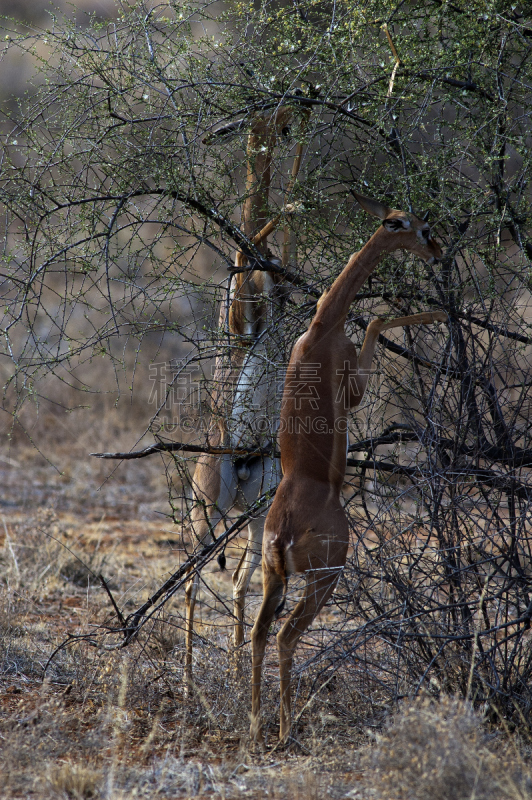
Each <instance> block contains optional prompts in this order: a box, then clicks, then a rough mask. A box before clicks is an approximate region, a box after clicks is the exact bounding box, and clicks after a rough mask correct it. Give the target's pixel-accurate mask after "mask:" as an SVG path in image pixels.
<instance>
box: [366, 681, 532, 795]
mask: <svg viewBox="0 0 532 800" xmlns="http://www.w3.org/2000/svg"><path fill="white" fill-rule="evenodd" d="M364 764H365V767H366V770H367V774H368V775H369V774H371V775H372V792H371V793H370V796H372V797H375V798H376V800H473V798H477V800H524V799H525V798H529V797H531V796H532V780H531V777H530V774H529V772H528V769H527V767H526V765H525V762H524V760H523V758H522V756H521V755H520V753H519V752H518V751H517V749H516V746H515V742H511V741H509V740H508V739H506V738H505V737H503V736H501V735H500V734H491V735H489V734H488V733H487V731H486V728H485V727H484V726H483V725H482V720H481V718H480V716H479V715H477V714H475V713H474V711H473V710H472V708H471V707H470V706H469V705H468V704H466V703H464V702H462V701H460V700H456V699H453V698H450V697H443V699H442V700H441V701H440V702H439V703H437V702H434V701H433V700H429V699H421V700H418V701H416V702H414V703H411V704H407V705H404V706H403V707H402V708H401V709H400V710H399V711H398V713H397V714H396V716H395V718H394V719H393V720H392V721H391V723H390V724H388V725H387V726H386V728H385V730H384V731H383V733H382V734H381V735H380V736H378V737H377V741H376V744H375V745H374V746H373V747H372V748H370V750H369V752H368V753H367V754H366V757H365V759H364ZM361 796H363V795H361Z"/></svg>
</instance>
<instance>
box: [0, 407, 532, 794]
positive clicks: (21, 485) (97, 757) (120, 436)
mask: <svg viewBox="0 0 532 800" xmlns="http://www.w3.org/2000/svg"><path fill="white" fill-rule="evenodd" d="M104 417H105V418H104V419H101V420H99V423H100V424H99V425H98V426H97V427H96V426H95V427H91V428H90V429H88V430H86V431H85V432H81V433H80V431H79V425H77V424H74V423H72V418H71V416H69V418H68V425H67V426H65V424H64V423H63V422H57V420H54V418H53V415H51V419H48V422H47V427H46V426H45V427H46V431H47V433H46V437H48V438H47V444H48V445H49V447H50V449H51V451H52V452H53V455H54V459H55V460H56V461H59V462H60V463H61V467H62V469H61V472H62V473H63V474H61V473H60V472H58V471H57V470H56V469H54V467H53V466H51V465H50V464H49V463H47V462H46V460H45V459H44V458H42V457H41V456H38V455H35V451H33V450H30V449H29V448H28V449H26V447H25V446H23V444H22V443H21V442H19V443H18V445H17V448H16V450H15V449H14V448H13V447H11V449H10V450H7V449H6V450H5V451H4V453H3V459H4V460H3V461H0V472H2V474H3V478H4V484H3V487H4V494H3V500H4V507H3V509H2V511H3V514H2V519H1V520H0V548H1V549H0V575H1V579H0V772H1V774H2V778H3V785H2V796H3V797H6V798H36V800H39V798H64V799H67V798H68V799H70V798H72V799H73V800H78V799H79V798H109V799H110V800H115V799H116V800H118V798H125V797H128V798H129V797H133V796H136V797H146V798H152V797H163V798H165V797H167V798H179V797H183V798H189V797H191V798H192V797H194V798H196V797H197V798H211V797H212V798H226V800H232V798H241V797H246V798H251V799H252V800H254V799H255V798H256V799H257V800H258V799H259V798H266V797H267V798H277V800H282V799H283V800H284V798H295V799H298V798H299V799H300V800H307V799H308V800H314V799H315V800H318V798H319V799H320V800H321V798H324V797H330V798H333V800H335V798H338V800H340V798H364V800H366V798H367V799H369V798H375V800H385V799H386V800H395V798H397V799H398V800H399V798H401V799H402V798H409V800H410V798H411V799H412V800H418V798H419V800H426V799H427V800H428V798H430V799H431V800H444V799H446V798H451V797H452V798H453V800H454V798H457V799H458V798H462V797H463V798H473V797H474V798H475V800H494V799H495V798H501V800H502V799H503V798H512V799H513V798H516V799H517V798H526V797H532V793H531V791H530V785H529V779H528V777H527V775H528V773H527V767H526V761H527V752H528V748H527V746H525V745H522V743H520V742H517V739H516V736H515V735H514V736H513V738H508V737H505V736H504V735H503V733H501V732H500V731H499V732H498V733H497V734H496V735H493V734H492V733H488V732H487V731H488V729H487V728H486V726H485V724H484V723H482V721H481V719H480V718H479V717H478V716H476V715H475V714H474V713H473V712H472V711H471V709H469V708H468V707H467V706H465V705H463V704H460V703H458V702H457V701H454V700H447V699H445V698H444V699H443V700H442V701H441V703H440V704H437V703H435V702H429V701H425V702H417V703H414V704H413V705H410V706H405V707H404V708H402V709H401V710H400V711H398V712H397V714H396V716H395V717H394V718H393V720H391V718H390V713H391V711H392V710H393V709H391V708H390V707H389V706H388V705H387V704H386V702H385V698H384V697H381V696H380V695H379V691H378V687H376V686H373V687H368V686H364V685H363V684H362V683H361V682H360V681H359V682H358V683H357V680H358V678H357V677H356V670H354V669H353V667H352V665H349V666H347V665H346V666H345V667H342V668H341V669H338V670H337V672H336V673H335V674H334V675H333V674H332V673H330V672H328V671H327V668H326V665H325V667H324V664H323V662H316V663H315V664H314V663H310V659H311V656H312V654H313V653H314V652H315V650H317V649H319V647H320V646H321V644H322V643H323V642H322V638H320V637H323V635H324V634H323V632H322V631H320V630H319V629H316V631H315V632H314V633H313V634H311V635H309V637H308V639H307V644H306V646H305V647H302V648H300V650H299V652H298V659H297V664H296V670H295V671H296V681H295V687H294V695H295V698H294V700H295V711H296V716H297V724H296V726H295V739H296V742H297V744H294V745H293V746H292V747H291V748H290V749H289V750H288V751H279V750H276V749H272V748H275V744H276V741H277V726H278V672H277V664H276V655H275V652H274V648H273V646H270V647H269V648H268V653H267V659H266V664H265V687H264V710H265V717H266V720H267V726H266V736H267V741H268V746H269V748H270V749H269V750H268V752H266V753H265V754H262V753H258V752H255V751H254V750H253V749H252V748H250V745H249V741H248V733H247V732H248V726H249V684H250V669H249V652H246V656H245V657H244V659H243V663H242V675H241V677H240V678H239V677H238V676H237V675H236V673H235V670H234V664H233V660H232V656H231V650H230V647H229V641H228V640H229V635H230V619H229V617H228V615H227V614H223V613H222V612H223V609H224V606H223V603H224V602H226V601H227V600H228V599H229V598H230V594H231V579H230V569H229V571H228V572H226V573H221V572H220V571H219V570H218V568H217V566H216V564H215V563H214V564H213V565H212V567H211V569H210V571H209V585H210V586H211V587H212V588H213V589H214V591H215V593H216V594H217V597H216V596H213V595H211V594H209V593H208V592H207V591H205V592H204V593H203V595H202V601H203V602H202V604H201V605H200V607H199V608H198V614H197V618H198V629H197V630H198V638H197V646H196V650H195V681H196V685H195V690H194V692H193V694H192V696H191V697H188V698H187V697H185V694H184V692H183V680H182V674H183V631H182V611H183V595H182V593H180V594H178V595H177V596H176V597H175V599H174V600H173V601H172V603H171V604H170V605H169V606H168V607H167V608H166V609H165V616H164V618H160V619H158V620H156V621H155V622H154V623H153V625H152V626H151V627H150V629H149V630H148V629H147V630H146V632H145V634H144V635H143V636H142V638H141V640H140V641H139V642H137V643H136V644H135V645H132V646H131V647H130V648H128V649H127V650H124V651H121V650H120V651H115V652H104V651H102V650H99V649H98V648H96V647H93V646H91V644H90V643H88V642H86V641H80V642H77V643H75V644H71V645H70V646H69V647H66V648H64V649H63V650H61V651H60V652H58V653H57V655H56V656H55V658H54V659H53V661H52V662H51V663H50V664H49V666H48V669H47V672H46V679H45V680H44V681H43V669H44V667H45V665H46V663H47V661H48V658H49V656H50V654H51V653H52V652H53V650H54V648H55V647H57V645H58V644H60V643H61V642H63V641H65V639H66V638H67V636H68V635H77V634H79V633H82V632H87V631H88V630H93V631H95V632H96V633H98V627H97V626H98V625H102V624H104V623H106V622H108V621H109V620H110V619H111V617H112V610H111V609H110V605H109V601H108V598H107V596H106V594H105V592H104V591H103V589H102V588H101V586H100V584H99V582H98V581H97V580H95V577H94V574H98V573H99V572H100V571H101V572H103V573H104V575H105V577H106V579H107V581H108V583H109V585H110V586H111V587H112V591H113V594H114V595H115V597H116V598H117V600H118V602H119V604H120V606H121V607H122V608H124V609H125V610H126V611H130V610H132V609H133V608H136V607H137V606H138V605H139V604H140V603H141V602H142V601H143V600H144V599H145V598H146V596H147V595H148V593H149V592H150V590H152V589H153V588H155V587H157V586H158V585H160V583H161V579H162V578H164V576H165V575H166V574H167V573H168V571H170V570H172V569H173V568H174V566H175V565H176V563H178V561H179V558H180V557H181V554H180V552H179V535H178V533H179V532H178V531H177V530H176V528H175V526H173V525H171V523H170V522H169V521H168V520H167V519H165V518H164V517H162V516H160V515H157V514H156V513H155V511H156V510H157V509H160V510H161V511H166V505H165V503H166V492H165V480H164V475H162V470H161V465H160V462H159V461H158V460H157V459H155V460H152V461H150V460H146V461H144V462H139V463H137V464H135V463H131V462H130V463H129V464H127V465H124V468H121V469H120V470H118V471H117V472H116V474H115V475H114V477H113V479H112V480H111V481H108V482H105V483H103V489H102V490H101V491H98V486H99V485H102V482H103V481H104V479H105V478H106V477H107V475H108V474H109V473H110V472H111V471H112V467H111V468H109V465H108V464H104V465H102V462H99V461H95V460H94V461H91V460H90V459H88V457H87V456H86V453H87V452H88V451H89V450H91V449H98V446H100V445H101V444H103V443H104V442H105V439H106V438H107V437H109V436H111V435H112V436H113V437H114V440H115V441H116V442H119V443H120V446H122V444H126V443H127V444H129V443H130V441H131V439H132V436H133V432H134V430H135V429H136V428H137V426H138V422H139V420H138V418H137V417H135V416H134V415H131V416H130V418H129V420H128V421H127V422H126V421H124V418H122V423H119V422H117V420H116V418H115V417H113V415H112V412H111V411H108V412H107V413H106V414H105V415H104ZM128 425H129V426H130V427H129V428H128ZM68 426H71V427H68ZM46 431H45V432H46ZM46 437H45V438H46ZM95 439H96V440H97V447H93V446H91V445H93V442H94V440H95ZM21 441H22V440H21ZM54 442H55V445H54ZM101 449H104V448H101ZM0 455H2V454H0ZM13 462H15V463H13ZM139 498H143V499H142V501H141V502H139ZM143 503H144V505H143ZM51 506H53V507H51ZM143 517H144V519H143ZM237 557H238V550H237V548H236V547H233V548H232V549H231V548H230V549H229V550H228V561H229V564H231V562H232V561H233V562H234V561H236V558H237ZM252 588H253V591H254V593H255V595H256V597H255V600H254V603H255V604H256V603H257V601H258V595H259V593H260V576H259V574H258V573H256V575H255V578H254V582H253V587H252ZM251 609H253V602H252V603H251ZM337 613H339V612H338V611H336V610H335V609H334V608H328V609H327V610H326V611H325V614H324V616H322V621H323V620H327V619H329V617H330V619H331V621H333V620H334V615H335V614H337ZM251 615H252V611H251V613H250V616H251ZM100 631H101V629H100ZM313 637H314V638H313ZM248 650H249V648H248ZM305 665H306V666H305ZM386 719H390V721H389V722H388V723H386ZM499 728H501V726H499ZM379 730H380V731H382V732H381V733H380V734H379V736H378V738H377V739H376V740H374V741H371V739H372V736H373V734H374V733H375V731H379ZM368 731H371V732H373V734H370V733H368ZM490 737H491V738H490ZM373 738H374V737H373ZM368 742H369V743H368ZM513 745H515V748H517V749H512V746H513ZM518 745H519V746H518Z"/></svg>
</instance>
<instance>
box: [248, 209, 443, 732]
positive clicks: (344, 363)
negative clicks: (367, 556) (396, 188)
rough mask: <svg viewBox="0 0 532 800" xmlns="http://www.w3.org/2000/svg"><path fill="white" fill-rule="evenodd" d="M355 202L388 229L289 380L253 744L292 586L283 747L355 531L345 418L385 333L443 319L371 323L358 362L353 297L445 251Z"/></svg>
mask: <svg viewBox="0 0 532 800" xmlns="http://www.w3.org/2000/svg"><path fill="white" fill-rule="evenodd" d="M356 197H357V200H358V202H359V203H360V205H361V206H362V208H364V209H365V211H367V212H368V213H370V214H373V215H374V216H376V217H378V218H379V219H381V220H382V221H383V222H382V225H381V226H380V227H379V228H378V230H377V231H376V233H374V234H373V236H372V237H371V239H370V240H369V241H368V242H367V243H366V244H365V245H364V247H363V248H362V250H360V252H358V253H355V254H354V255H352V256H351V258H350V259H349V261H348V263H347V265H346V266H345V267H344V269H343V271H342V272H341V273H340V275H339V276H338V278H337V279H336V280H335V281H334V283H333V285H332V286H331V288H330V289H329V291H328V292H325V293H324V294H323V295H322V297H321V298H320V300H319V302H318V306H317V311H316V316H315V317H314V319H313V320H312V323H311V324H310V326H309V328H308V330H307V331H306V333H304V334H303V336H301V337H300V339H298V341H297V342H296V344H295V345H294V348H293V350H292V355H291V357H290V362H289V365H288V370H287V376H286V380H285V386H284V393H283V401H282V406H281V424H280V432H279V445H280V449H281V466H282V470H283V478H282V480H281V483H280V484H279V488H278V489H277V493H276V495H275V499H274V501H273V504H272V507H271V509H270V512H269V514H268V516H267V518H266V523H265V528H264V540H263V546H262V581H263V592H264V595H263V600H262V605H261V608H260V611H259V614H258V616H257V619H256V621H255V625H254V627H253V631H252V634H251V640H252V651H253V667H252V668H253V672H252V682H253V685H252V712H251V736H252V738H253V739H254V740H255V741H257V742H262V739H263V735H262V725H261V719H260V688H261V674H262V662H263V659H264V651H265V647H266V637H267V634H268V629H269V627H270V625H271V622H272V620H273V618H274V615H275V614H276V613H277V614H279V613H280V611H281V610H282V607H283V605H284V600H285V596H286V587H287V581H288V577H289V575H291V574H294V573H299V574H301V573H303V574H304V575H305V577H306V586H305V589H304V592H303V596H302V597H301V599H300V600H299V602H298V603H297V605H296V607H295V608H294V609H293V611H291V612H290V614H289V615H288V619H287V620H286V622H285V623H284V625H283V626H282V628H281V630H280V631H279V633H278V635H277V645H278V651H279V670H280V680H281V721H280V739H281V741H283V742H284V741H286V740H287V739H288V737H289V734H290V726H291V710H290V678H291V669H292V658H293V654H294V651H295V648H296V645H297V642H298V640H299V638H300V636H301V634H302V633H303V632H304V631H305V630H306V629H307V628H308V626H309V625H310V624H311V623H312V621H313V619H314V618H315V616H316V615H317V614H318V612H319V611H320V609H321V608H322V607H323V605H324V604H325V603H326V602H327V600H328V598H329V597H330V596H331V594H332V592H333V590H334V587H335V585H336V582H337V580H338V577H339V575H340V573H341V571H342V569H343V567H344V565H345V562H346V558H347V548H348V543H349V526H348V521H347V517H346V514H345V511H344V509H343V506H342V503H341V500H340V493H341V490H342V484H343V482H344V477H345V469H346V457H347V445H348V435H347V415H348V411H349V409H351V408H354V407H355V406H358V405H359V403H360V401H361V400H362V397H363V395H364V391H365V389H366V385H367V381H368V376H369V372H370V368H371V362H372V360H373V355H374V352H375V347H376V343H377V339H378V336H379V334H380V333H381V332H382V331H385V330H387V329H389V328H397V327H403V326H405V325H418V324H428V323H431V322H436V321H442V322H443V321H444V320H446V319H447V315H446V314H445V313H443V312H424V313H421V314H413V315H411V316H408V317H400V318H397V319H393V320H391V321H385V320H383V319H374V320H373V321H372V322H371V323H370V324H369V326H368V328H367V331H366V336H365V338H364V343H363V345H362V348H361V350H360V356H359V357H358V358H357V353H356V349H355V346H354V345H353V343H352V342H351V340H350V339H349V338H348V337H347V336H346V334H345V330H344V327H345V322H346V318H347V314H348V311H349V307H350V305H351V303H352V302H353V300H354V299H355V296H356V294H357V292H358V291H359V289H360V287H361V286H362V285H363V283H364V282H365V281H366V279H367V278H368V276H369V275H370V274H371V272H373V270H374V269H375V267H376V266H377V265H378V263H379V261H380V259H381V257H382V256H383V255H384V254H386V253H391V252H393V251H395V250H406V251H407V252H410V253H413V254H415V255H417V256H419V257H420V258H422V259H423V260H424V261H426V262H428V263H432V262H434V261H437V260H438V259H439V258H440V257H441V248H440V246H439V244H438V243H437V242H435V241H434V240H433V239H432V237H431V233H430V228H429V226H428V224H427V223H426V222H425V221H424V220H421V219H419V218H418V217H416V216H414V215H413V214H409V213H406V212H404V211H398V210H396V209H391V208H387V207H386V206H383V205H381V204H380V203H378V202H377V201H375V200H371V199H369V198H367V197H362V196H361V195H356Z"/></svg>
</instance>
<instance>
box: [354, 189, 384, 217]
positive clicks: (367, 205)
mask: <svg viewBox="0 0 532 800" xmlns="http://www.w3.org/2000/svg"><path fill="white" fill-rule="evenodd" d="M353 194H354V196H355V197H356V199H357V201H358V202H359V203H360V205H361V206H362V208H363V209H364V211H367V213H368V214H372V215H373V216H374V217H378V218H379V219H386V217H387V216H388V215H389V214H391V213H392V211H393V208H388V206H383V204H382V203H379V202H378V201H377V200H372V199H371V197H364V195H363V194H357V192H353Z"/></svg>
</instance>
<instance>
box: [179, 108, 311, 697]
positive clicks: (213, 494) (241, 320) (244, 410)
mask: <svg viewBox="0 0 532 800" xmlns="http://www.w3.org/2000/svg"><path fill="white" fill-rule="evenodd" d="M292 117H293V110H292V109H291V108H289V107H287V106H281V107H280V108H279V109H277V110H276V111H274V112H272V113H271V114H270V115H267V116H256V117H255V118H254V119H253V120H252V124H251V130H250V133H249V135H248V142H247V151H246V161H247V178H246V199H245V202H244V205H243V209H242V227H243V231H244V233H245V235H246V236H247V238H248V239H249V240H250V241H251V242H253V244H254V245H255V246H256V247H257V248H258V249H259V250H260V251H261V252H262V253H266V252H267V247H266V242H267V237H268V235H269V234H270V233H271V232H272V231H274V230H275V228H276V227H277V226H278V225H279V223H280V222H281V219H282V215H279V216H277V217H276V218H275V219H273V220H271V221H270V222H268V223H267V224H266V220H267V214H268V195H269V189H270V182H271V169H272V156H273V151H274V149H275V147H276V145H277V142H278V140H279V138H280V136H281V134H282V133H283V132H284V131H285V129H286V128H287V127H288V126H289V124H290V123H291V121H292ZM304 124H305V118H304V119H303V126H304ZM301 154H302V145H301V144H298V145H297V149H296V155H295V158H294V163H293V168H292V176H291V179H290V181H289V183H288V186H287V189H286V193H285V194H286V195H288V194H289V193H290V191H291V189H292V187H293V185H294V182H295V179H296V177H297V174H298V171H299V166H300V162H301ZM291 210H292V207H291V206H286V205H285V208H284V209H283V211H284V212H286V213H290V212H291ZM287 243H288V229H287V228H286V227H285V246H284V248H283V263H284V262H285V261H286V258H287V256H288V247H287ZM235 262H236V266H237V267H244V266H245V264H246V257H245V256H244V255H243V253H241V252H237V254H236V259H235ZM279 283H280V280H279V275H277V274H275V273H269V272H264V271H259V270H253V271H246V272H242V273H236V275H235V276H234V277H233V279H232V285H231V297H230V301H229V304H226V303H224V304H222V308H221V310H220V328H222V329H224V330H225V331H227V332H228V334H229V336H230V338H231V345H232V346H231V351H230V355H229V359H228V361H229V364H227V363H224V357H223V356H221V357H219V358H218V360H217V363H216V368H215V385H216V384H220V390H219V391H218V392H217V390H216V389H215V397H214V406H215V409H216V411H217V412H218V413H219V414H220V416H218V417H217V418H215V419H213V421H212V423H211V428H210V431H209V443H210V444H211V445H212V446H218V445H226V446H229V447H235V448H238V447H241V448H246V447H251V448H254V447H255V448H259V447H260V448H266V447H267V446H271V447H272V448H273V445H274V442H275V436H276V430H277V424H278V399H277V395H278V389H277V381H278V377H277V374H276V373H275V370H274V369H272V347H274V344H272V343H273V342H274V338H275V337H273V338H272V337H271V336H269V335H268V331H269V329H270V328H271V326H272V325H274V326H275V325H276V324H279V323H280V321H281V315H280V305H281V294H282V286H279ZM267 337H268V338H267ZM225 361H227V359H225ZM228 388H229V395H231V396H230V397H229V398H228V402H227V404H226V405H227V407H226V408H225V409H224V408H223V406H224V399H225V398H227V397H228V390H227V389H228ZM220 406H221V408H220ZM217 407H218V408H217ZM257 409H258V410H259V411H257ZM259 414H260V416H261V419H264V421H266V422H267V423H268V425H269V429H264V428H262V429H259V428H258V426H257V425H254V422H256V419H257V417H258V416H259ZM268 417H269V419H268ZM268 425H267V426H266V427H268ZM278 473H279V468H278V461H276V459H274V458H270V457H269V456H264V457H263V458H254V459H251V460H248V461H245V460H240V463H239V461H235V459H234V458H233V457H232V456H231V455H226V456H214V455H208V454H206V455H202V456H201V457H200V458H199V459H198V463H197V466H196V470H195V473H194V479H193V484H192V491H193V495H194V500H195V505H194V509H193V511H192V520H191V523H192V530H193V534H194V539H195V540H196V542H198V544H199V545H205V544H207V543H208V542H210V541H213V538H214V537H213V531H214V529H215V528H216V525H217V524H218V522H219V521H220V520H221V519H222V518H223V517H224V516H225V514H227V512H228V511H230V510H231V509H233V508H234V509H238V510H240V511H245V510H246V509H247V508H248V507H249V506H250V505H251V504H252V503H254V502H255V501H256V500H257V499H258V498H259V497H260V496H261V495H262V494H264V493H265V492H267V491H268V490H269V489H271V488H272V487H273V486H275V485H276V484H277V482H278V480H279V474H278ZM263 529H264V516H262V517H260V516H259V517H257V518H255V519H250V521H249V524H248V540H247V543H246V546H245V549H244V552H243V554H242V557H241V559H240V562H239V564H238V566H237V568H236V570H235V572H234V574H233V605H234V616H235V627H234V645H235V647H239V646H240V645H241V644H242V643H243V641H244V603H245V596H246V592H247V590H248V587H249V583H250V580H251V576H252V575H253V572H254V571H255V569H256V567H257V566H258V564H259V563H260V556H261V546H262V533H263ZM198 583H199V577H198V575H197V574H194V576H193V577H192V578H191V579H190V580H189V581H188V583H187V586H186V591H185V600H186V622H185V626H186V655H185V674H184V677H185V686H186V687H189V686H190V685H191V681H192V651H193V634H194V608H195V604H196V595H197V590H198Z"/></svg>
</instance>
